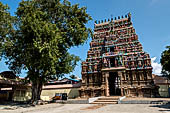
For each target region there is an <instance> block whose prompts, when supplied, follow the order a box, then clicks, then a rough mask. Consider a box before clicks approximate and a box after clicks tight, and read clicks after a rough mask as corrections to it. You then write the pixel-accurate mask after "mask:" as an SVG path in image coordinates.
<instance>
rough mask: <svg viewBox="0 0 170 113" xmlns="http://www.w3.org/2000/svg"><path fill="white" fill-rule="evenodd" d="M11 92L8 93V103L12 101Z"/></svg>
mask: <svg viewBox="0 0 170 113" xmlns="http://www.w3.org/2000/svg"><path fill="white" fill-rule="evenodd" d="M12 97H13V92H9V96H8V101H12Z"/></svg>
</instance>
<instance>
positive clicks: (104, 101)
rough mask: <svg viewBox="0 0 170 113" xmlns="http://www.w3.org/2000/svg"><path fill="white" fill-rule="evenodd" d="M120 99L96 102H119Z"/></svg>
mask: <svg viewBox="0 0 170 113" xmlns="http://www.w3.org/2000/svg"><path fill="white" fill-rule="evenodd" d="M117 101H118V100H96V101H95V102H117Z"/></svg>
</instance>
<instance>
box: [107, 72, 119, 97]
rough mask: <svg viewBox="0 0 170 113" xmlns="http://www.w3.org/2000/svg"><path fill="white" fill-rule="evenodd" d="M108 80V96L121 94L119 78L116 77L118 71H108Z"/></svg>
mask: <svg viewBox="0 0 170 113" xmlns="http://www.w3.org/2000/svg"><path fill="white" fill-rule="evenodd" d="M108 81H109V92H110V96H113V95H121V89H120V79H119V77H118V73H117V72H110V73H109V78H108Z"/></svg>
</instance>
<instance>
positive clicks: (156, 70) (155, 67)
mask: <svg viewBox="0 0 170 113" xmlns="http://www.w3.org/2000/svg"><path fill="white" fill-rule="evenodd" d="M155 60H156V57H153V58H151V65H152V67H153V70H152V71H153V74H156V75H161V71H162V66H161V64H160V63H157V62H156V61H155Z"/></svg>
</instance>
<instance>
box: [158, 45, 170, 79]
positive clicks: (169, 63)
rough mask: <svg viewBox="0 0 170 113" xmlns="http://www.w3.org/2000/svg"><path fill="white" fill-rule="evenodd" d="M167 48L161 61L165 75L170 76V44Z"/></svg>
mask: <svg viewBox="0 0 170 113" xmlns="http://www.w3.org/2000/svg"><path fill="white" fill-rule="evenodd" d="M166 49H167V50H165V51H163V52H162V55H161V60H160V61H161V65H162V73H163V75H164V76H167V77H168V78H170V46H167V47H166Z"/></svg>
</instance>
